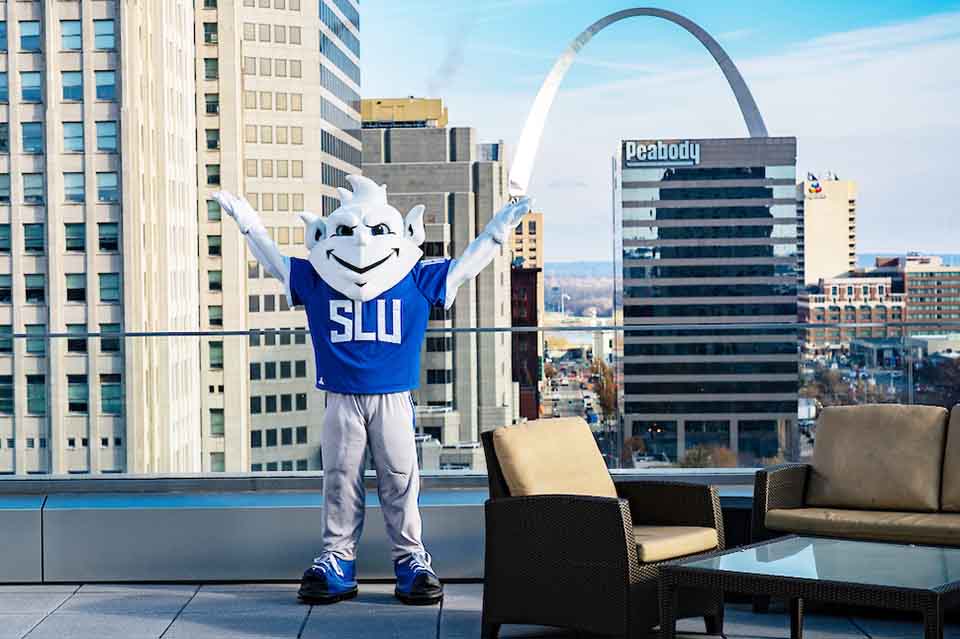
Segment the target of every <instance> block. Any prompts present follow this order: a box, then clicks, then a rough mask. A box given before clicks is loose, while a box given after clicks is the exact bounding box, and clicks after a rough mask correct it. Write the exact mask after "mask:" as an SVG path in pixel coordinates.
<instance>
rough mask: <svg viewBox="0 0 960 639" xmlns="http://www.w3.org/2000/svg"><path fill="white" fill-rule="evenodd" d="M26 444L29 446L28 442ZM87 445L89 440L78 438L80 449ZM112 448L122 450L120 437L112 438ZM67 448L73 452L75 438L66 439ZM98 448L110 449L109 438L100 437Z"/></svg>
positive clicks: (75, 445) (75, 444) (75, 443)
mask: <svg viewBox="0 0 960 639" xmlns="http://www.w3.org/2000/svg"><path fill="white" fill-rule="evenodd" d="M83 412H86V411H83ZM27 443H28V444H29V443H30V442H29V441H28V442H27ZM89 445H90V440H89V439H88V438H86V437H81V438H80V448H87V447H88V446H89ZM29 447H30V446H27V448H29ZM113 447H114V448H123V438H122V437H114V438H113ZM41 448H43V446H41ZM67 448H68V449H70V450H74V449H76V448H77V438H76V437H67ZM100 448H110V438H109V437H101V438H100Z"/></svg>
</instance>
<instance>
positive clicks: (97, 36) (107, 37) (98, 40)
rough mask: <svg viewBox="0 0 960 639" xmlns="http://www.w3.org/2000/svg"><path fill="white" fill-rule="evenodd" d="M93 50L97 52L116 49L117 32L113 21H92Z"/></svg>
mask: <svg viewBox="0 0 960 639" xmlns="http://www.w3.org/2000/svg"><path fill="white" fill-rule="evenodd" d="M93 48H94V49H97V50H99V51H112V50H114V49H116V48H117V30H116V25H115V23H114V21H113V20H94V21H93Z"/></svg>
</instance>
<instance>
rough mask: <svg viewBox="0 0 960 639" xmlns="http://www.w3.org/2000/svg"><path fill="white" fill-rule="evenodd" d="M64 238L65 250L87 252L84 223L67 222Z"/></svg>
mask: <svg viewBox="0 0 960 639" xmlns="http://www.w3.org/2000/svg"><path fill="white" fill-rule="evenodd" d="M67 175H69V173H68V174H67ZM63 237H64V244H65V248H66V249H67V250H68V251H75V252H76V251H79V252H83V251H85V250H87V230H86V226H85V225H84V224H83V222H67V223H66V224H64V225H63Z"/></svg>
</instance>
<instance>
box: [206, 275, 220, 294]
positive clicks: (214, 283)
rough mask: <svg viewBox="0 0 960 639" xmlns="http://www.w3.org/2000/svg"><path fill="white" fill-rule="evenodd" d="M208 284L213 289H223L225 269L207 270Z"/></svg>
mask: <svg viewBox="0 0 960 639" xmlns="http://www.w3.org/2000/svg"><path fill="white" fill-rule="evenodd" d="M207 285H208V287H209V289H210V290H211V291H222V290H223V271H207Z"/></svg>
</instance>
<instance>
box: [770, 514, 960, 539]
mask: <svg viewBox="0 0 960 639" xmlns="http://www.w3.org/2000/svg"><path fill="white" fill-rule="evenodd" d="M766 526H767V528H769V529H771V530H779V531H781V532H792V533H800V534H807V535H819V536H824V537H846V538H850V539H864V540H869V541H892V542H900V543H910V544H932V545H939V546H960V514H956V513H909V512H883V511H876V510H842V509H839V508H784V509H779V510H771V511H769V512H768V513H767V518H766Z"/></svg>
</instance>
